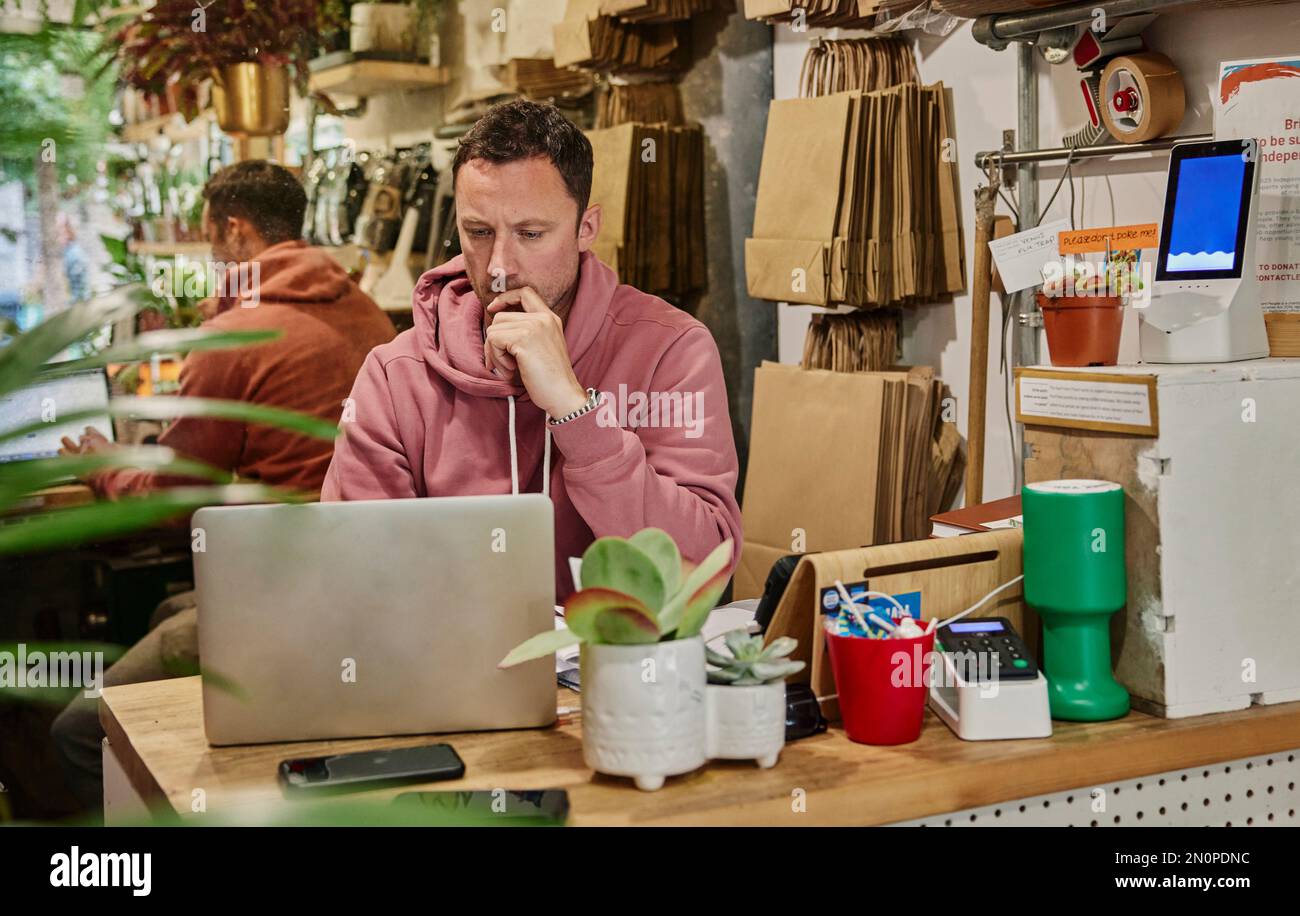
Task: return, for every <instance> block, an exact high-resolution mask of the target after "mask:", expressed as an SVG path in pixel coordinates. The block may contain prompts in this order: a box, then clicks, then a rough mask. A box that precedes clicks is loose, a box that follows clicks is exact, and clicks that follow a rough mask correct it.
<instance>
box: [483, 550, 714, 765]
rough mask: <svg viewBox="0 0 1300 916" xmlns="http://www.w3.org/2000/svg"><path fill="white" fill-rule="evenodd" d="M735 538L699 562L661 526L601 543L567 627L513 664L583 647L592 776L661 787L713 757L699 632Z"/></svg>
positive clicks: (517, 655) (526, 647)
mask: <svg viewBox="0 0 1300 916" xmlns="http://www.w3.org/2000/svg"><path fill="white" fill-rule="evenodd" d="M731 555H732V543H731V541H730V540H727V541H724V542H723V543H722V544H720V545H718V547H717V548H716V549H715V550H714V551H713V552H712V553H710V554H709V555H708V556H707V557H706V558H705V559H704V561H703V562H702V563H700V565H699V566H691V565H690V564H688V563H685V562H683V560H682V557H681V553H680V552H679V551H678V549H677V545H676V544H675V543H674V542H673V539H672V538H671V537H670V536H669V535H668V534H667V532H665V531H662V530H660V529H658V528H646V529H644V530H642V531H638V532H637V533H636V534H634V535H632V537H630V538H626V539H625V538H617V537H604V538H600V539H598V540H597V541H596V542H595V543H593V544H592V545H591V546H590V547H588V548H587V551H586V553H584V554H583V557H582V574H581V575H582V586H583V587H582V589H581V590H579V591H577V592H574V593H573V594H572V595H570V596H569V598H568V600H567V601H565V603H564V611H565V615H564V616H565V622H566V623H567V628H565V629H560V630H554V631H547V632H545V633H539V634H538V635H537V636H534V637H533V638H532V639H529V640H527V641H526V642H524V643H523V644H521V645H520V646H518V647H516V648H515V649H514V651H512V652H511V653H510V654H509V655H507V656H506V657H505V658H504V659H503V660H502V661H501V667H503V668H506V667H510V666H511V665H516V664H519V663H520V662H525V661H529V660H531V659H538V658H543V657H550V656H551V655H553V654H554V653H555V652H556V651H557V650H560V649H564V648H567V647H569V646H572V645H573V644H574V643H580V644H581V647H582V648H581V662H580V665H581V675H580V677H581V680H582V752H583V759H584V760H586V762H587V765H588V766H589V767H591V768H592V769H593V770H596V771H598V772H601V773H606V774H609V775H611V776H631V777H632V778H634V779H635V780H636V784H637V787H638V788H641V789H644V790H646V791H653V790H655V789H658V788H659V787H660V786H662V785H663V783H664V778H665V777H667V776H676V775H678V774H681V773H689V772H690V771H691V770H694V769H696V768H698V767H700V766H702V765H703V764H704V762H705V761H706V760H707V759H708V747H707V738H706V733H705V727H706V717H705V707H704V703H705V700H704V694H705V666H704V640H703V639H702V638H701V637H700V629H701V627H703V626H704V621H705V620H706V619H707V618H708V616H709V612H710V611H711V610H713V606H714V605H715V604H716V603H717V600H718V597H719V596H720V595H721V594H722V590H723V589H724V588H725V587H726V585H727V579H728V578H729V568H730V565H731Z"/></svg>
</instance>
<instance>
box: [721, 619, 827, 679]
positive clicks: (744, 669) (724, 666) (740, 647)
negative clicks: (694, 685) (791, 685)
mask: <svg viewBox="0 0 1300 916" xmlns="http://www.w3.org/2000/svg"><path fill="white" fill-rule="evenodd" d="M723 640H724V642H725V643H726V645H727V650H728V651H729V652H730V653H731V654H730V655H723V654H722V653H721V652H715V651H714V650H713V649H710V648H708V647H705V650H704V658H705V661H707V662H708V663H709V664H710V665H714V666H715V667H714V668H710V669H709V683H710V684H730V685H732V686H733V687H754V686H758V685H759V684H770V683H772V682H773V681H783V680H785V679H786V678H787V677H789V676H790V675H792V674H795V673H797V672H799V671H802V670H803V668H804V663H803V662H800V661H792V660H791V659H788V658H786V656H787V655H789V654H790V653H791V652H793V651H794V650H795V649H796V648H798V646H799V641H798V640H796V639H792V638H790V637H789V636H779V637H777V638H776V639H774V640H772V643H771V645H769V646H767V647H764V646H763V637H762V636H750V635H749V634H748V633H747V632H745V631H744V630H732V631H731V632H729V633H727V635H726V636H724V637H723Z"/></svg>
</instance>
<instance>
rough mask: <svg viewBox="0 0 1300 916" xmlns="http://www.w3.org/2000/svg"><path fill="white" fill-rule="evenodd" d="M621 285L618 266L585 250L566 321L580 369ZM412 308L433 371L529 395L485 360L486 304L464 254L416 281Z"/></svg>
mask: <svg viewBox="0 0 1300 916" xmlns="http://www.w3.org/2000/svg"><path fill="white" fill-rule="evenodd" d="M617 288H618V276H617V275H616V274H615V273H614V271H612V270H610V269H609V268H608V267H606V266H605V265H604V264H602V263H601V262H600V260H599V259H598V258H597V257H596V256H595V255H594V254H592V253H591V252H590V251H588V252H584V253H583V254H582V256H581V258H580V259H579V261H578V291H577V295H575V296H574V299H573V308H572V309H570V311H569V315H568V318H567V319H565V322H564V341H565V343H566V344H567V346H568V350H569V359H570V361H571V362H572V363H573V366H574V370H575V371H578V370H579V365H580V363H581V362H582V361H583V358H584V357H585V356H587V355H588V352H589V351H590V350H591V347H592V344H594V343H595V341H596V338H597V337H599V336H600V329H601V327H602V325H603V324H604V322H605V315H606V314H607V313H608V312H609V305H610V301H611V300H612V299H613V297H614V291H615V290H616V289H617ZM411 308H412V317H413V319H414V323H415V334H416V339H417V341H418V342H419V347H420V352H421V354H422V355H423V357H424V361H425V362H426V363H427V364H428V366H429V367H430V368H431V369H432V370H433V371H434V372H436V373H438V375H440V376H442V377H443V378H444V379H446V380H447V381H448V382H449V383H451V385H453V386H454V387H455V388H457V389H458V390H460V391H463V392H465V393H466V394H470V395H475V396H478V397H491V398H504V397H516V398H521V399H525V400H526V399H527V397H528V395H527V392H526V391H525V390H524V387H523V385H522V384H512V383H510V382H508V381H506V380H504V379H501V378H498V377H497V376H495V375H493V374H492V371H491V370H490V369H488V367H487V366H486V365H485V364H484V362H483V309H484V305H483V303H481V302H479V299H478V295H477V294H476V293H475V292H474V288H473V286H472V285H471V284H470V281H469V275H468V274H467V272H466V268H465V256H464V255H458V256H457V257H455V258H452V259H451V260H450V261H448V262H447V263H446V264H443V265H441V266H439V267H435V268H434V269H433V270H429V271H425V272H424V274H422V275H421V276H420V280H419V282H418V283H416V284H415V292H414V293H413V294H412V296H411ZM579 377H581V373H580V372H579Z"/></svg>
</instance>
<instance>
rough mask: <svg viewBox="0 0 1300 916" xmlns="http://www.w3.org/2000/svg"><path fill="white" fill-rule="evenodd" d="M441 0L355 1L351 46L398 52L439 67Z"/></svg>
mask: <svg viewBox="0 0 1300 916" xmlns="http://www.w3.org/2000/svg"><path fill="white" fill-rule="evenodd" d="M441 6H442V0H411V2H408V3H366V2H362V3H353V4H351V6H350V8H349V17H350V20H351V31H350V39H349V40H350V45H351V49H352V51H354V52H369V53H372V54H373V53H376V52H378V53H381V54H391V55H396V56H398V57H401V58H405V59H409V60H425V59H427V60H428V61H429V63H430V64H433V65H434V66H437V65H438V63H439V59H438V58H439V56H440V55H439V51H438V31H437V27H438V23H439V18H440V15H441Z"/></svg>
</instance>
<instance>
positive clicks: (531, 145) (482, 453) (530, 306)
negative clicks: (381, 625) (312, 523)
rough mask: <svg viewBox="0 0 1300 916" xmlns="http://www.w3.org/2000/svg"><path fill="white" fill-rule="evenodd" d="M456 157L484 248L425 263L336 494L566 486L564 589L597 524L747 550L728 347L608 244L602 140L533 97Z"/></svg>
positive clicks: (378, 355) (330, 488) (557, 497)
mask: <svg viewBox="0 0 1300 916" xmlns="http://www.w3.org/2000/svg"><path fill="white" fill-rule="evenodd" d="M453 169H454V176H455V194H456V219H457V224H458V229H459V232H460V241H461V248H462V250H463V252H464V254H463V255H461V256H460V257H457V258H455V259H453V260H451V261H449V262H447V263H446V264H444V265H442V266H441V267H438V268H436V269H434V270H431V271H428V272H427V273H425V274H424V275H423V276H422V277H421V278H420V280H419V282H418V283H417V284H416V288H415V293H414V297H413V309H414V319H415V326H414V327H413V328H412V329H411V330H409V331H406V332H404V333H402V334H400V335H398V337H397V338H396V339H395V340H394V341H393V342H392V343H390V344H386V345H384V346H382V347H379V348H377V349H376V350H375V351H374V352H373V353H371V354H370V356H369V357H368V358H367V359H366V362H365V365H364V366H363V367H362V369H361V374H360V375H359V376H358V377H357V381H356V384H355V386H354V387H353V389H352V396H351V403H352V404H353V405H354V407H355V415H354V416H351V417H349V416H346V415H345V417H344V422H343V424H342V428H343V435H342V436H340V437H339V438H338V439H337V440H336V441H335V445H334V460H333V462H332V463H331V465H330V469H329V473H328V474H327V475H326V478H325V486H324V489H323V490H322V493H321V499H322V500H337V499H385V498H401V497H423V496H467V495H481V494H499V493H520V492H542V493H547V494H549V495H550V497H551V500H552V502H553V503H554V505H555V547H556V557H555V564H556V568H555V571H556V592H557V594H556V600H557V601H562V600H563V599H564V598H565V597H566V596H567V595H568V594H569V593H570V592H571V591H572V590H573V584H572V580H571V577H570V575H569V570H568V562H567V558H569V557H578V556H581V555H582V553H583V551H584V550H585V549H586V547H587V546H588V545H589V544H590V543H591V542H592V541H593V540H594V539H595V538H597V537H601V536H605V535H620V536H627V535H630V534H632V533H633V532H635V531H638V530H639V529H641V528H645V527H647V526H654V527H658V528H663V529H664V530H665V531H667V532H668V533H669V534H670V535H672V537H673V538H674V539H675V540H676V541H677V544H678V546H679V547H680V548H681V551H682V554H683V556H685V557H686V558H687V559H689V560H691V561H694V562H699V561H700V560H702V559H703V558H704V557H705V556H706V555H707V554H708V553H709V551H711V550H712V549H713V548H714V547H716V546H717V545H718V544H719V543H721V542H722V541H723V540H725V539H727V538H731V539H732V540H733V541H734V542H735V546H734V550H735V551H736V555H738V554H739V550H740V540H741V531H740V511H739V508H738V507H737V504H736V497H735V487H736V478H737V473H738V467H737V465H738V462H737V458H736V448H735V443H734V441H733V440H732V435H731V421H730V419H729V415H728V411H727V391H726V387H725V383H724V381H723V375H722V365H721V361H720V359H719V357H718V349H717V346H716V345H715V343H714V341H713V338H712V336H711V335H710V333H709V331H708V329H707V328H705V327H704V325H702V324H701V323H700V322H698V321H696V320H695V319H694V318H692V317H690V316H689V315H687V314H686V313H685V312H682V311H679V310H678V309H675V308H673V307H672V306H670V305H669V304H668V303H666V302H664V301H663V300H662V299H658V298H656V297H654V296H650V295H647V294H645V293H642V292H640V291H638V290H636V289H633V288H631V287H629V286H622V285H620V284H619V282H618V277H617V276H616V275H615V273H614V271H613V270H611V269H610V268H609V267H607V266H605V265H604V264H602V263H601V262H600V261H599V260H598V259H597V257H596V256H595V254H594V253H593V252H592V250H591V248H592V243H593V242H594V241H595V239H596V236H597V234H598V233H599V231H600V221H601V210H600V207H599V206H589V205H588V204H589V195H590V191H591V173H592V150H591V144H590V142H589V141H588V140H587V138H586V137H585V136H583V134H582V132H581V131H580V130H579V129H578V128H577V127H576V126H574V125H573V124H572V123H571V122H570V121H569V120H568V119H567V118H565V117H564V116H563V115H562V114H561V113H560V112H559V111H558V110H557V109H556V108H555V107H554V106H551V105H543V104H538V103H535V102H530V101H525V100H519V101H513V102H508V103H505V104H502V105H498V106H497V107H495V108H493V109H492V110H491V111H489V112H488V113H487V114H486V115H485V116H484V117H483V118H482V119H481V120H480V121H479V122H478V123H477V124H476V125H475V126H474V127H473V128H472V129H471V130H470V132H469V133H468V134H466V135H465V137H464V138H463V139H462V140H461V142H460V148H459V150H458V151H457V154H456V159H455V163H454V166H453ZM733 565H734V561H733Z"/></svg>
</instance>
